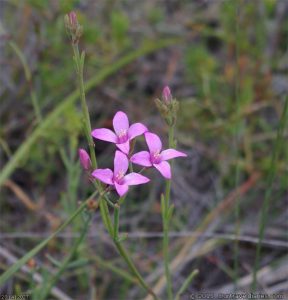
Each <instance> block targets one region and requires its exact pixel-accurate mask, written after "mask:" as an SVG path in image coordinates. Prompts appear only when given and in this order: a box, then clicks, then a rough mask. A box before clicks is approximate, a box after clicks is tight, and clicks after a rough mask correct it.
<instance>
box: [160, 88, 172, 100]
mask: <svg viewBox="0 0 288 300" xmlns="http://www.w3.org/2000/svg"><path fill="white" fill-rule="evenodd" d="M162 99H163V101H164V102H165V104H170V103H171V101H172V94H171V91H170V88H169V86H167V85H166V86H165V87H164V89H163V91H162Z"/></svg>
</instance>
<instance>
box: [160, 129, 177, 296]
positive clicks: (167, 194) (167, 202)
mask: <svg viewBox="0 0 288 300" xmlns="http://www.w3.org/2000/svg"><path fill="white" fill-rule="evenodd" d="M173 147H174V125H171V126H169V148H173ZM170 192H171V180H166V187H165V200H164V208H163V210H164V211H163V257H164V269H165V276H166V281H167V295H168V299H169V300H173V289H172V278H171V272H170V268H169V261H170V260H169V221H170V216H169V214H168V212H169V209H170Z"/></svg>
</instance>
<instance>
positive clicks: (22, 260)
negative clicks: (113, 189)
mask: <svg viewBox="0 0 288 300" xmlns="http://www.w3.org/2000/svg"><path fill="white" fill-rule="evenodd" d="M97 194H98V191H95V192H94V193H93V194H92V195H91V196H90V197H89V198H88V199H86V200H85V201H84V202H83V203H82V204H81V205H80V206H79V207H78V209H77V210H76V211H75V212H74V213H73V214H72V215H71V216H70V218H68V219H67V220H66V221H65V222H64V223H63V224H62V225H61V226H60V227H59V228H58V229H57V230H56V231H55V232H53V233H52V234H51V235H50V236H49V237H48V238H47V239H45V240H44V241H42V242H41V243H40V244H38V245H37V246H36V247H35V248H33V249H32V250H30V251H29V252H28V253H27V254H26V255H24V256H23V257H22V258H20V259H19V260H18V261H17V262H16V263H15V264H14V265H12V267H10V268H9V269H8V270H7V271H6V272H4V273H3V274H2V275H1V276H0V286H3V285H4V283H5V282H6V281H7V280H8V279H9V278H10V277H11V276H12V275H13V274H14V273H16V272H17V271H18V270H19V269H20V268H21V267H22V266H23V265H25V264H26V263H27V262H28V261H29V259H31V258H32V257H33V256H35V255H36V254H37V253H38V252H39V251H40V250H42V249H43V248H44V247H45V246H46V245H47V244H48V243H49V242H50V241H51V240H52V239H53V238H54V237H55V236H56V235H57V234H58V233H59V232H60V231H62V230H63V229H64V228H66V227H67V226H68V225H69V224H70V223H71V222H72V221H73V220H74V219H75V218H76V217H77V216H78V215H79V214H80V213H81V212H82V211H83V210H84V209H85V207H86V205H87V202H88V201H90V200H91V199H93V198H94V197H95V196H96V195H97Z"/></svg>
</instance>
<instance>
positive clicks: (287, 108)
mask: <svg viewBox="0 0 288 300" xmlns="http://www.w3.org/2000/svg"><path fill="white" fill-rule="evenodd" d="M287 121H288V96H286V99H285V104H284V109H283V113H282V116H281V119H280V124H279V127H278V132H277V137H276V141H275V144H274V147H273V154H272V159H271V164H270V169H269V174H268V177H267V184H266V187H267V189H266V192H265V196H264V203H263V205H262V208H261V212H260V223H259V233H258V236H259V242H258V244H257V248H256V259H255V264H254V268H253V282H252V286H251V288H252V292H253V291H255V290H256V287H257V272H258V269H259V264H260V256H261V250H262V241H263V238H264V233H265V229H266V224H267V219H268V213H269V208H270V201H271V199H272V197H271V196H272V185H273V182H274V179H275V176H276V172H277V168H276V166H277V161H278V157H279V154H280V151H281V149H282V146H283V141H284V136H283V133H284V129H285V127H286V124H287Z"/></svg>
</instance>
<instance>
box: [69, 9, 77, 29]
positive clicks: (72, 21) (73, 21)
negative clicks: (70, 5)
mask: <svg viewBox="0 0 288 300" xmlns="http://www.w3.org/2000/svg"><path fill="white" fill-rule="evenodd" d="M68 17H69V23H70V26H71V28H76V27H77V25H78V20H77V15H76V13H75V12H74V11H71V12H70V13H69V14H68Z"/></svg>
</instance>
